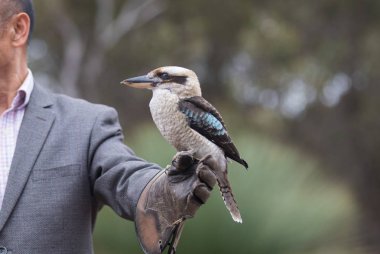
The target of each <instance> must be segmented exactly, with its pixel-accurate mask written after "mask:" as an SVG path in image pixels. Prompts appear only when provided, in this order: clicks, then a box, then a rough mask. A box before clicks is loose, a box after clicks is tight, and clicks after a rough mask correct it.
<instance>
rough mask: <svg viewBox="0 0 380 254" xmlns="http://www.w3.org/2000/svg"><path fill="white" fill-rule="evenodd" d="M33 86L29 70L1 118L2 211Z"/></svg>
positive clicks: (0, 194) (0, 180) (0, 193)
mask: <svg viewBox="0 0 380 254" xmlns="http://www.w3.org/2000/svg"><path fill="white" fill-rule="evenodd" d="M33 86H34V80H33V74H32V72H31V71H30V70H28V76H27V77H26V79H25V80H24V82H23V83H22V85H21V87H20V88H19V89H18V91H17V94H16V96H15V98H14V99H13V101H12V104H11V107H10V108H8V109H7V110H6V111H5V112H4V113H3V114H2V115H1V116H0V209H1V206H2V204H3V199H4V193H5V187H6V186H7V182H8V175H9V170H10V168H11V164H12V159H13V154H14V152H15V148H16V142H17V136H18V132H19V130H20V126H21V122H22V119H23V117H24V112H25V108H26V106H27V105H28V103H29V98H30V94H31V93H32V90H33Z"/></svg>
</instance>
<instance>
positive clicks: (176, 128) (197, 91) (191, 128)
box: [122, 66, 248, 223]
mask: <svg viewBox="0 0 380 254" xmlns="http://www.w3.org/2000/svg"><path fill="white" fill-rule="evenodd" d="M122 84H125V85H128V86H131V87H135V88H147V89H150V90H152V91H153V97H152V99H151V101H150V103H149V107H150V111H151V114H152V117H153V120H154V122H155V124H156V125H157V127H158V129H159V130H160V132H161V134H162V135H163V136H164V138H165V139H166V140H167V141H168V142H169V143H170V144H171V145H173V146H174V147H175V148H176V149H177V151H190V152H191V153H192V154H193V156H194V157H195V158H196V159H198V160H201V159H202V158H204V157H205V156H207V155H212V156H214V158H215V159H216V160H217V161H218V164H219V165H218V168H217V170H216V172H214V173H215V175H216V177H217V180H218V184H219V187H220V191H221V194H222V196H223V199H224V203H225V205H226V206H227V208H228V210H229V211H230V213H231V216H232V218H233V219H234V221H236V222H240V223H241V222H242V219H241V216H240V212H239V209H238V207H237V204H236V201H235V200H234V197H233V194H232V190H231V186H230V183H229V181H228V178H227V158H230V159H232V160H235V161H237V162H238V163H240V164H242V165H243V166H244V167H245V168H248V164H247V163H246V162H245V161H244V160H243V159H242V158H241V157H240V155H239V152H238V150H237V149H236V147H235V145H234V144H233V143H232V140H231V138H230V136H229V135H228V133H227V129H226V126H225V124H224V122H223V120H222V117H221V115H220V114H219V113H218V111H217V110H216V109H215V108H214V107H213V106H212V105H211V104H210V103H209V102H208V101H206V100H205V99H204V98H203V97H202V94H201V88H200V84H199V81H198V78H197V75H196V74H195V73H194V72H193V71H191V70H188V69H185V68H182V67H176V66H167V67H161V68H158V69H155V70H153V71H151V72H149V73H148V74H147V75H144V76H139V77H135V78H130V79H126V80H124V81H123V82H122Z"/></svg>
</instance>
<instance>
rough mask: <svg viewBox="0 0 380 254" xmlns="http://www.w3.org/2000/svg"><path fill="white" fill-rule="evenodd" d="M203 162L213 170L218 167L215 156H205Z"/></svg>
mask: <svg viewBox="0 0 380 254" xmlns="http://www.w3.org/2000/svg"><path fill="white" fill-rule="evenodd" d="M201 163H202V164H204V165H206V166H208V167H209V169H210V170H211V171H215V170H216V169H217V168H218V163H217V161H216V160H215V158H214V157H213V156H211V155H207V156H205V157H204V158H203V159H202V160H201Z"/></svg>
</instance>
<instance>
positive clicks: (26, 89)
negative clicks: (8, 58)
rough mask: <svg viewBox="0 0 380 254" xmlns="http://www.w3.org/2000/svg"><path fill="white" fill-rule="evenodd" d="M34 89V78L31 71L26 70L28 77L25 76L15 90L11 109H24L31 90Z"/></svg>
mask: <svg viewBox="0 0 380 254" xmlns="http://www.w3.org/2000/svg"><path fill="white" fill-rule="evenodd" d="M33 87H34V78H33V74H32V72H31V70H29V69H28V75H27V76H26V78H25V80H24V82H23V83H22V85H21V86H20V88H19V89H18V90H17V94H16V97H15V98H14V100H13V102H12V108H14V109H22V108H25V107H26V106H27V105H28V103H29V99H30V95H31V94H32V90H33Z"/></svg>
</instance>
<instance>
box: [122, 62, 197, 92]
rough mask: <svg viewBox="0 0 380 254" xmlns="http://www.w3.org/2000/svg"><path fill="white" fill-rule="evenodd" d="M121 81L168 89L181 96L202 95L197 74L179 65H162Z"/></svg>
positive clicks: (140, 86) (132, 84) (131, 84)
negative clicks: (144, 73)
mask: <svg viewBox="0 0 380 254" xmlns="http://www.w3.org/2000/svg"><path fill="white" fill-rule="evenodd" d="M121 83H122V84H124V85H127V86H131V87H135V88H145V89H151V90H153V91H154V90H158V89H164V90H168V91H170V92H171V93H174V94H176V95H177V96H178V97H180V98H187V97H192V96H201V88H200V85H199V81H198V77H197V75H196V74H195V73H194V72H193V71H192V70H189V69H185V68H182V67H177V66H166V67H160V68H157V69H155V70H153V71H151V72H149V73H148V74H147V75H143V76H139V77H135V78H129V79H126V80H124V81H122V82H121Z"/></svg>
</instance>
